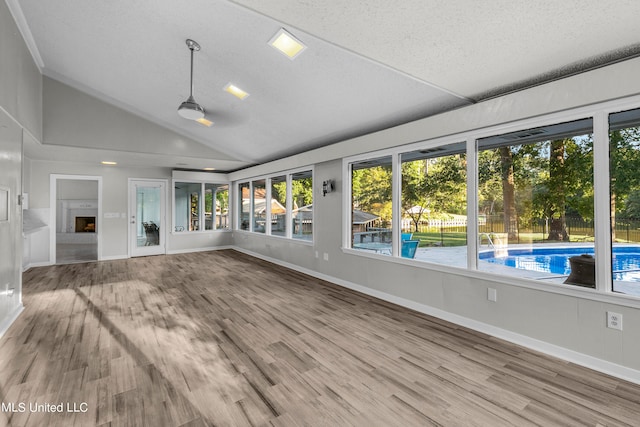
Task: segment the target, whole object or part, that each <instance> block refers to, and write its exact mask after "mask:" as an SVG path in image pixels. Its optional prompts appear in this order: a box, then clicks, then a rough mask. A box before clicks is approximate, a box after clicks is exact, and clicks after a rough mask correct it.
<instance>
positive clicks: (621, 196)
mask: <svg viewBox="0 0 640 427" xmlns="http://www.w3.org/2000/svg"><path fill="white" fill-rule="evenodd" d="M609 164H610V174H611V176H610V179H611V239H612V240H613V241H615V238H616V235H615V224H616V213H617V212H618V211H622V212H625V210H626V205H627V203H628V202H629V201H631V200H634V199H633V198H632V199H631V200H629V196H630V195H631V194H633V193H634V192H637V191H638V190H640V174H639V173H638V170H639V168H640V127H631V128H626V129H620V130H614V131H611V132H610V133H609Z"/></svg>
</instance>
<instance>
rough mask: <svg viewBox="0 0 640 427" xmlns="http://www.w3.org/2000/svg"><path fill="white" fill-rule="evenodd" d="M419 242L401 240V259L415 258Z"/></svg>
mask: <svg viewBox="0 0 640 427" xmlns="http://www.w3.org/2000/svg"><path fill="white" fill-rule="evenodd" d="M419 243H420V240H403V241H402V246H401V248H400V255H401V256H402V258H415V257H416V250H417V249H418V244H419Z"/></svg>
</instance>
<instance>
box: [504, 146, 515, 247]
mask: <svg viewBox="0 0 640 427" xmlns="http://www.w3.org/2000/svg"><path fill="white" fill-rule="evenodd" d="M500 167H501V178H502V200H503V202H504V231H505V233H507V239H508V240H509V241H510V242H511V241H517V240H518V211H517V210H516V195H515V178H514V170H513V153H512V152H511V147H507V146H503V147H500Z"/></svg>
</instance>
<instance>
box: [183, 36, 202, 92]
mask: <svg viewBox="0 0 640 427" xmlns="http://www.w3.org/2000/svg"><path fill="white" fill-rule="evenodd" d="M186 43H187V47H188V48H189V50H190V51H191V87H190V89H189V98H193V51H194V50H200V45H199V44H198V43H197V42H195V41H193V40H191V39H187V41H186Z"/></svg>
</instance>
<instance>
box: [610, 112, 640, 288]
mask: <svg viewBox="0 0 640 427" xmlns="http://www.w3.org/2000/svg"><path fill="white" fill-rule="evenodd" d="M609 164H610V170H609V178H610V187H609V191H610V197H611V199H610V200H611V202H610V203H611V210H610V212H611V243H612V245H611V249H612V255H611V261H612V265H611V270H612V275H613V290H614V291H615V292H622V293H627V294H633V295H640V174H639V173H638V171H639V170H640V109H637V110H631V111H624V112H620V113H615V114H611V115H610V116H609Z"/></svg>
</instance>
